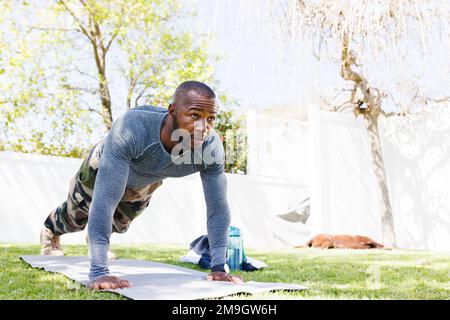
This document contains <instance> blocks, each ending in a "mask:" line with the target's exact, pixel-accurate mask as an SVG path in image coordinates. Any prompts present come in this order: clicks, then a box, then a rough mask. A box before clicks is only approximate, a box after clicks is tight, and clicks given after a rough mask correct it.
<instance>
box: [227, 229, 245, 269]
mask: <svg viewBox="0 0 450 320" xmlns="http://www.w3.org/2000/svg"><path fill="white" fill-rule="evenodd" d="M227 249H228V250H227V264H228V267H229V268H230V270H242V258H243V250H242V249H243V248H242V232H241V230H240V229H239V228H237V227H234V226H230V228H229V229H228V244H227Z"/></svg>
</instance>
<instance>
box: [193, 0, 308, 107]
mask: <svg viewBox="0 0 450 320" xmlns="http://www.w3.org/2000/svg"><path fill="white" fill-rule="evenodd" d="M194 3H195V9H196V11H197V17H195V18H194V26H195V27H196V28H197V30H200V31H203V32H209V33H211V34H212V35H213V37H214V41H213V42H211V44H210V46H211V50H212V51H215V52H219V53H221V54H223V55H224V58H223V59H222V60H221V61H220V63H219V64H218V65H217V78H218V80H219V81H220V83H221V87H223V88H224V89H225V90H226V91H227V93H228V94H229V95H231V96H232V97H233V98H235V99H237V100H238V101H239V102H240V104H241V106H242V107H244V108H250V107H256V108H259V107H271V106H275V105H280V104H292V103H294V102H295V101H298V99H299V96H300V94H301V92H302V91H303V89H302V86H301V83H298V82H297V84H298V85H297V84H294V83H292V82H291V81H289V78H290V77H291V75H290V72H289V70H290V69H291V70H292V64H289V63H286V62H285V61H282V60H283V59H282V57H281V56H280V54H281V53H282V52H281V47H282V44H281V43H280V42H277V40H276V39H274V37H273V36H274V34H273V31H274V30H276V29H277V26H276V25H274V24H273V23H272V22H268V20H267V19H266V18H267V16H263V14H264V13H263V11H264V10H266V9H267V10H268V8H265V6H267V5H268V4H269V1H267V0H261V1H259V2H258V4H259V6H260V7H259V8H250V7H246V6H245V4H244V2H243V1H239V0H214V1H211V0H195V1H194ZM253 3H255V2H253ZM278 40H279V41H282V39H278ZM277 49H280V50H277ZM283 79H284V80H283Z"/></svg>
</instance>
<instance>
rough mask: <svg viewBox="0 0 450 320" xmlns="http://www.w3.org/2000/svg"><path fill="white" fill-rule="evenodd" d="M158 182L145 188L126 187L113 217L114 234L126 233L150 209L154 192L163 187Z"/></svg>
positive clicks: (160, 182)
mask: <svg viewBox="0 0 450 320" xmlns="http://www.w3.org/2000/svg"><path fill="white" fill-rule="evenodd" d="M161 184H162V181H157V182H155V183H152V184H150V185H148V186H145V187H126V189H125V193H124V195H123V197H122V199H121V200H120V202H119V204H118V206H117V209H116V211H115V212H114V217H113V232H117V233H124V232H125V231H127V230H128V228H129V227H130V224H131V221H133V220H134V219H135V218H136V217H137V216H139V215H140V214H141V213H142V212H144V210H145V209H146V208H147V207H148V205H149V203H150V199H151V197H152V194H153V192H154V191H155V190H156V189H157V188H158V187H159V186H161Z"/></svg>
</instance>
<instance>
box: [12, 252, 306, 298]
mask: <svg viewBox="0 0 450 320" xmlns="http://www.w3.org/2000/svg"><path fill="white" fill-rule="evenodd" d="M20 258H21V259H22V260H23V261H25V262H26V263H28V264H29V265H31V266H32V267H35V268H43V269H44V270H46V271H50V272H58V273H62V274H64V275H65V276H67V277H68V278H70V279H72V280H75V281H77V282H80V283H82V284H83V285H86V284H87V283H88V274H89V258H88V257H79V256H61V257H51V256H21V257H20ZM109 271H110V274H111V275H114V276H118V277H121V278H123V279H126V280H128V281H130V282H131V283H132V285H133V286H132V287H130V288H124V289H115V290H105V291H110V292H116V293H119V294H121V295H123V296H125V297H127V298H130V299H134V300H193V299H205V298H221V297H225V296H228V295H231V294H236V293H249V294H253V293H259V292H265V291H273V290H304V289H307V288H306V287H304V286H300V285H297V284H287V283H268V282H253V281H248V282H245V283H243V284H236V283H230V282H224V281H208V280H206V276H207V274H208V273H205V272H200V271H196V270H192V269H187V268H183V267H179V266H174V265H170V264H165V263H159V262H151V261H143V260H130V259H119V260H114V261H110V262H109Z"/></svg>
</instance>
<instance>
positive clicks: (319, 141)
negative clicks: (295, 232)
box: [309, 108, 450, 251]
mask: <svg viewBox="0 0 450 320" xmlns="http://www.w3.org/2000/svg"><path fill="white" fill-rule="evenodd" d="M309 119H310V148H309V149H310V154H311V158H310V161H311V163H310V170H311V176H310V180H309V186H310V190H311V221H310V226H311V229H310V231H311V234H317V233H333V234H337V233H350V234H364V235H367V236H370V237H373V238H374V239H376V240H381V220H380V215H379V211H378V206H379V202H378V199H379V196H380V195H379V194H377V192H376V189H375V183H376V182H375V176H374V173H373V169H372V160H371V156H370V149H369V141H368V136H367V132H366V129H365V128H364V124H363V120H362V118H361V117H360V118H357V119H356V118H355V117H354V116H353V115H351V114H338V113H331V112H324V111H319V110H318V109H317V108H311V109H310V111H309ZM380 135H381V140H382V147H383V155H384V159H385V166H386V172H387V179H388V185H389V191H390V197H391V203H392V210H393V215H394V225H395V230H396V235H397V242H398V243H397V244H398V246H399V247H401V248H410V249H428V250H436V251H450V187H449V181H450V110H449V109H434V110H431V111H429V112H427V113H423V114H420V115H410V116H405V117H395V118H383V119H381V123H380Z"/></svg>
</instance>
